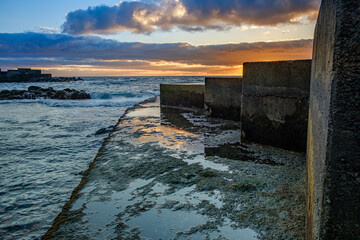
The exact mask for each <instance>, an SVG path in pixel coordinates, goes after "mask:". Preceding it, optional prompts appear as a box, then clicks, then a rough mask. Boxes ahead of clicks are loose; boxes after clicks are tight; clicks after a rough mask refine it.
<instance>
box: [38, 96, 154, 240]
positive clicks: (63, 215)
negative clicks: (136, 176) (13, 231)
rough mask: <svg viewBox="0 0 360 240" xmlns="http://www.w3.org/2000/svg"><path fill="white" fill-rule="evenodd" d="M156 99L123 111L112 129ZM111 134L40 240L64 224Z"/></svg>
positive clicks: (150, 99) (49, 235) (49, 237)
mask: <svg viewBox="0 0 360 240" xmlns="http://www.w3.org/2000/svg"><path fill="white" fill-rule="evenodd" d="M155 100H156V97H151V98H149V99H146V100H144V101H142V102H140V103H138V104H135V105H134V106H132V107H129V108H127V109H126V110H125V112H124V113H123V115H122V116H121V117H120V118H119V120H118V122H117V123H116V124H115V126H114V127H113V129H114V128H115V127H116V126H117V125H118V124H120V122H121V120H122V118H123V117H124V116H125V115H126V114H127V113H128V112H129V111H131V110H133V109H136V108H137V107H139V106H140V104H143V103H147V102H151V101H155ZM112 132H113V130H112V131H111V132H110V133H109V134H108V136H107V137H106V138H105V139H104V141H103V143H102V145H101V147H100V148H99V150H98V153H97V154H96V156H95V157H94V160H93V161H92V163H91V164H90V166H89V168H87V169H86V170H85V172H84V175H83V177H82V178H81V180H80V183H79V185H77V187H76V188H75V189H74V190H73V192H72V193H71V196H70V199H69V201H67V202H66V203H65V204H64V206H63V207H62V210H61V212H60V213H59V215H58V216H56V218H55V219H54V222H53V224H52V226H51V227H50V228H49V230H48V231H47V232H46V233H45V234H44V235H43V236H42V237H41V239H42V240H46V239H51V235H52V234H53V233H54V232H55V231H57V230H58V228H59V225H60V224H61V223H62V222H64V221H65V220H66V219H67V215H68V211H69V209H70V208H71V206H72V204H73V203H74V201H75V200H76V199H77V198H78V196H79V191H80V190H81V189H82V187H83V186H84V184H85V183H86V182H87V180H88V179H87V177H88V175H89V173H90V171H91V169H92V168H93V167H94V165H95V163H96V161H97V159H98V157H99V156H101V154H102V153H101V152H102V149H103V148H104V146H105V145H106V143H107V142H108V140H109V138H110V137H111V133H112Z"/></svg>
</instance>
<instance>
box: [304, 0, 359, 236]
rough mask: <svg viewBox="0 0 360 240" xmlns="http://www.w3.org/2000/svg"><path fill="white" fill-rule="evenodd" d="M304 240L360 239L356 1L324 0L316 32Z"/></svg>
mask: <svg viewBox="0 0 360 240" xmlns="http://www.w3.org/2000/svg"><path fill="white" fill-rule="evenodd" d="M307 186H308V188H307V224H306V226H307V231H306V233H307V236H306V239H359V236H360V1H359V0H337V1H333V0H323V1H322V4H321V8H320V14H319V17H318V22H317V25H316V30H315V37H314V50H313V63H312V73H311V91H310V112H309V128H308V147H307Z"/></svg>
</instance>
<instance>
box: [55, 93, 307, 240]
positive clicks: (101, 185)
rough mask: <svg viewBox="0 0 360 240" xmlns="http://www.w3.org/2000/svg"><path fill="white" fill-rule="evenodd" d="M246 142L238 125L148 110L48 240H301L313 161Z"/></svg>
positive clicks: (106, 152)
mask: <svg viewBox="0 0 360 240" xmlns="http://www.w3.org/2000/svg"><path fill="white" fill-rule="evenodd" d="M181 116H184V119H182V120H181V121H179V119H180V118H181ZM172 119H174V120H176V121H175V122H173V121H171V120H172ZM180 122H181V123H180ZM239 140H240V137H239V123H236V122H231V121H222V120H218V119H211V118H207V117H205V116H204V115H203V114H202V113H201V112H196V111H191V110H185V109H183V110H182V109H177V108H166V107H165V108H160V107H159V103H158V100H157V102H155V103H144V104H141V105H140V106H138V107H136V108H134V109H132V110H130V111H128V112H127V114H125V115H124V117H123V118H122V120H121V122H120V123H119V124H118V125H116V127H115V128H114V131H113V132H112V133H111V134H110V136H109V138H108V139H107V141H106V143H105V144H104V146H103V148H102V149H101V152H100V154H99V156H98V157H97V158H96V162H95V164H94V165H93V167H92V169H91V170H90V172H89V175H87V177H86V178H85V179H84V187H83V188H82V189H80V190H79V192H78V194H79V195H78V198H76V199H74V201H71V203H70V204H71V206H72V207H71V208H70V209H69V210H67V211H64V212H63V213H62V214H63V215H62V216H63V217H64V219H65V221H61V222H58V224H59V225H56V227H54V228H53V229H51V231H50V232H49V236H48V237H49V239H69V238H70V237H74V236H75V237H76V238H77V239H125V238H127V239H234V240H235V239H236V240H237V239H244V240H245V239H262V240H265V239H269V240H270V239H271V240H272V239H302V237H303V234H304V232H303V226H304V224H305V223H304V220H305V218H304V213H305V194H304V164H305V158H304V156H303V155H300V154H296V153H293V152H288V151H283V150H279V149H274V148H269V147H264V146H258V145H254V144H241V143H240V142H239ZM227 144H229V145H230V146H231V149H229V147H228V145H227ZM208 148H213V149H215V148H216V149H217V150H218V151H213V152H212V153H211V154H208V153H207V152H206V149H208ZM224 148H225V150H223V149H224ZM228 150H231V151H228ZM234 152H236V154H234ZM269 163H271V164H269Z"/></svg>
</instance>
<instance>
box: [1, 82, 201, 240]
mask: <svg viewBox="0 0 360 240" xmlns="http://www.w3.org/2000/svg"><path fill="white" fill-rule="evenodd" d="M194 81H196V82H198V81H203V78H201V77H107V78H85V81H79V82H69V83H0V91H1V90H5V89H8V90H11V89H27V88H28V87H29V86H32V85H34V86H40V87H45V88H47V87H53V88H54V89H64V88H75V89H78V90H85V91H87V92H88V93H90V94H91V97H92V99H90V100H51V99H38V100H11V101H0V153H1V154H0V201H1V203H0V239H39V238H40V237H41V236H42V235H43V234H44V233H45V231H46V230H47V229H48V228H49V227H50V226H51V224H52V222H53V220H54V218H55V217H56V216H57V214H58V213H59V212H60V211H61V208H62V206H63V205H64V203H65V202H67V201H68V199H69V197H70V195H71V192H72V191H73V189H74V188H75V187H76V186H77V184H78V183H79V181H80V179H81V177H82V175H83V171H84V170H85V169H87V167H88V165H89V164H90V163H91V162H92V161H93V158H94V156H95V155H96V153H97V151H98V149H99V147H100V146H101V144H102V142H103V139H104V137H106V136H107V134H103V135H95V133H96V131H97V130H99V129H101V128H107V127H109V126H113V125H115V124H116V123H117V121H118V119H119V117H120V116H121V115H122V114H123V112H124V111H125V109H126V108H127V107H130V106H132V105H133V104H135V103H138V102H140V101H143V100H145V99H147V98H149V97H152V96H155V95H158V94H159V83H164V82H194Z"/></svg>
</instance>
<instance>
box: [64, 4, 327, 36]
mask: <svg viewBox="0 0 360 240" xmlns="http://www.w3.org/2000/svg"><path fill="white" fill-rule="evenodd" d="M319 2H320V0H256V1H255V0H159V1H140V2H138V1H136V2H128V1H124V2H120V3H119V4H117V5H115V6H105V5H101V6H97V7H89V8H88V9H86V10H81V9H79V10H76V11H73V12H70V13H68V14H67V16H66V22H65V23H64V24H63V26H62V28H63V31H64V32H65V33H69V34H73V35H81V34H90V33H100V34H107V33H116V32H119V31H123V30H130V31H132V32H134V33H147V34H148V33H151V32H153V31H156V30H163V31H167V30H170V29H172V28H173V27H179V28H180V29H182V30H185V31H204V30H206V29H218V30H221V29H227V28H229V27H230V26H234V25H236V26H241V25H243V24H252V25H258V26H271V25H277V24H287V23H294V22H296V21H297V20H296V19H297V18H298V17H299V16H302V15H307V16H310V17H309V18H308V19H312V20H313V19H314V15H316V12H317V10H318V8H319Z"/></svg>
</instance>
